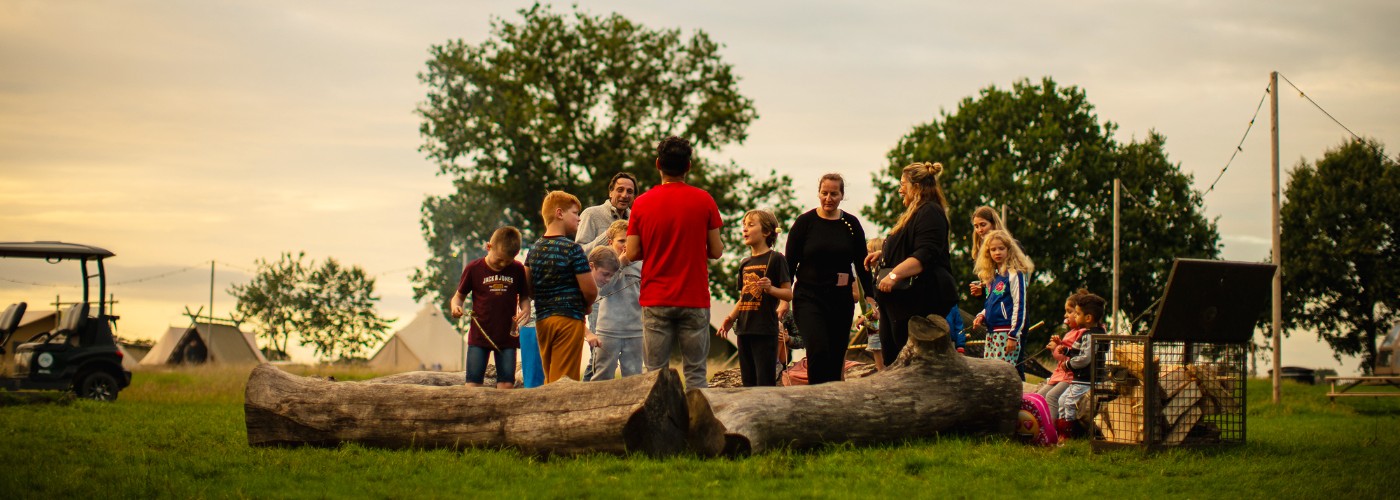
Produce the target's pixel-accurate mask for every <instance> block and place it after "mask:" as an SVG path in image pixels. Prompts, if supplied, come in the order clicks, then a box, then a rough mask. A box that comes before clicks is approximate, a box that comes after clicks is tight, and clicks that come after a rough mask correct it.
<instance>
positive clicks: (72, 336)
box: [49, 302, 88, 346]
mask: <svg viewBox="0 0 1400 500" xmlns="http://www.w3.org/2000/svg"><path fill="white" fill-rule="evenodd" d="M87 315H88V305H87V303H86V302H81V303H78V304H73V305H71V306H68V309H64V310H63V317H62V318H61V319H60V320H59V323H58V329H57V330H54V331H53V334H51V335H50V336H49V342H51V343H62V342H68V343H69V344H71V345H74V346H76V345H77V344H78V339H79V334H80V333H82V331H83V325H85V324H87V319H88V317H87Z"/></svg>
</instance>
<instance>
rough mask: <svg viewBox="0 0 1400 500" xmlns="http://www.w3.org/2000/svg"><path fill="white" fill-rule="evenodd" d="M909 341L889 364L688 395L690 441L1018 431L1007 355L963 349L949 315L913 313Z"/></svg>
mask: <svg viewBox="0 0 1400 500" xmlns="http://www.w3.org/2000/svg"><path fill="white" fill-rule="evenodd" d="M909 337H910V339H909V343H908V344H907V345H906V346H905V348H904V351H903V352H901V353H900V354H899V358H898V359H896V360H895V362H894V363H892V364H891V365H890V366H889V367H888V368H887V369H886V370H885V371H883V372H880V373H878V374H876V375H873V376H870V377H865V378H860V379H856V380H849V381H846V382H838V383H828V384H820V385H814V386H798V387H752V388H743V389H698V390H692V391H690V392H688V393H687V394H686V398H687V404H688V406H689V407H690V419H691V426H690V435H689V439H690V445H691V447H692V448H693V449H695V450H696V451H698V452H700V453H702V454H707V455H717V454H726V455H736V454H745V453H750V452H753V453H758V452H762V451H764V450H767V449H771V448H774V447H783V446H790V447H793V448H809V447H814V446H818V445H821V444H823V443H841V442H850V443H854V444H873V443H888V442H897V441H900V440H904V439H910V438H922V437H932V436H936V435H938V434H941V433H949V432H953V433H971V434H1007V435H1009V434H1011V433H1012V432H1013V431H1014V430H1015V426H1016V417H1017V411H1018V410H1019V408H1020V402H1021V380H1020V378H1019V377H1017V375H1016V369H1015V367H1013V366H1012V365H1011V364H1009V363H1006V362H1005V361H998V360H989V359H978V358H968V357H964V356H963V355H961V354H958V352H957V350H956V349H955V348H954V346H953V342H952V340H951V338H950V337H949V336H948V324H947V322H946V321H945V320H944V319H943V318H940V317H937V316H929V317H928V318H923V317H917V316H916V317H914V318H911V319H910V321H909Z"/></svg>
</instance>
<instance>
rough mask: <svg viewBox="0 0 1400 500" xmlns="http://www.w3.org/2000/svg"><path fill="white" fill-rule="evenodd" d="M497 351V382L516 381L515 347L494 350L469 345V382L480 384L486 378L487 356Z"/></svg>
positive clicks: (510, 382) (507, 382)
mask: <svg viewBox="0 0 1400 500" xmlns="http://www.w3.org/2000/svg"><path fill="white" fill-rule="evenodd" d="M492 352H495V353H496V383H498V384H514V383H515V349H501V350H499V351H492V350H490V349H487V348H484V347H477V346H474V345H472V346H467V383H469V384H480V383H481V382H482V381H484V380H486V358H487V357H489V356H490V355H491V353H492Z"/></svg>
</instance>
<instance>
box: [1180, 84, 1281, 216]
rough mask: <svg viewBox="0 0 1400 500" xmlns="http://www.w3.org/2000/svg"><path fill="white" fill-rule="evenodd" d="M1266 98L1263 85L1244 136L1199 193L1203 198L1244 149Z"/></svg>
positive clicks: (1266, 90) (1267, 93)
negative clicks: (1217, 173) (1223, 165)
mask: <svg viewBox="0 0 1400 500" xmlns="http://www.w3.org/2000/svg"><path fill="white" fill-rule="evenodd" d="M1290 85H1291V84H1290ZM1268 98H1269V89H1268V87H1265V88H1264V95H1262V96H1259V105H1258V106H1255V107H1254V116H1252V117H1250V118H1249V126H1247V127H1245V128H1244V136H1243V137H1240V143H1239V144H1237V145H1235V151H1234V152H1232V153H1230V159H1229V160H1228V161H1226V162H1225V168H1222V169H1220V174H1219V175H1216V176H1215V180H1213V181H1211V182H1210V187H1209V188H1206V190H1205V191H1204V192H1202V193H1201V197H1202V198H1205V196H1206V194H1208V193H1210V192H1211V191H1214V190H1215V185H1216V184H1218V183H1220V178H1221V177H1225V171H1226V170H1229V169H1230V164H1231V163H1234V162H1235V156H1237V155H1239V154H1240V151H1244V140H1245V139H1248V138H1249V131H1250V130H1253V129H1254V121H1255V120H1258V119H1259V111H1260V110H1262V109H1264V100H1265V99H1268Z"/></svg>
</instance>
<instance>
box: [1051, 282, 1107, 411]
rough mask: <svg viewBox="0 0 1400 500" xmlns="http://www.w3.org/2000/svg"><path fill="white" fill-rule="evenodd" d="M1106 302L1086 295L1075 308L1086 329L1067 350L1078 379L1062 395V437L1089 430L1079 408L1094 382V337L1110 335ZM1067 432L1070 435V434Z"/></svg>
mask: <svg viewBox="0 0 1400 500" xmlns="http://www.w3.org/2000/svg"><path fill="white" fill-rule="evenodd" d="M1104 304H1105V301H1104V300H1103V297H1100V296H1098V295H1094V294H1092V293H1090V294H1085V295H1083V296H1081V297H1080V298H1079V301H1078V304H1077V305H1076V306H1075V307H1074V310H1075V314H1076V316H1077V317H1076V320H1077V321H1076V322H1077V323H1079V326H1080V327H1082V328H1084V333H1083V334H1081V335H1080V336H1079V339H1078V340H1075V341H1074V345H1073V346H1070V347H1069V349H1066V350H1065V355H1067V356H1069V361H1066V362H1065V363H1066V365H1067V366H1069V369H1070V371H1071V372H1072V373H1073V374H1074V380H1073V381H1072V382H1070V386H1069V389H1067V390H1065V393H1064V394H1062V395H1060V401H1059V402H1058V406H1059V411H1060V415H1059V420H1057V421H1056V422H1055V427H1056V428H1057V429H1064V432H1061V433H1060V435H1062V436H1066V437H1075V436H1084V435H1087V434H1088V433H1087V432H1086V431H1087V429H1085V428H1084V426H1083V425H1082V424H1080V423H1079V419H1078V418H1076V417H1077V416H1078V408H1077V407H1076V406H1075V405H1076V403H1078V402H1079V398H1081V397H1084V395H1085V394H1087V393H1088V392H1089V387H1090V384H1092V383H1093V379H1092V378H1091V377H1090V375H1091V373H1090V371H1091V370H1092V366H1091V365H1093V361H1094V335H1101V334H1104V333H1106V332H1105V331H1104V329H1103V326H1102V325H1101V324H1100V321H1102V320H1103V310H1104ZM1066 433H1067V434H1066Z"/></svg>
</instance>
